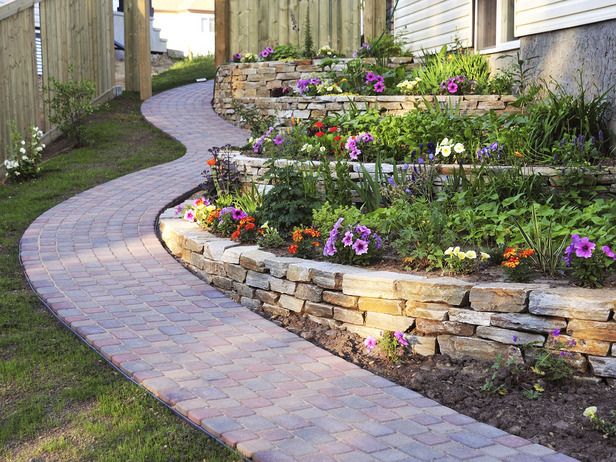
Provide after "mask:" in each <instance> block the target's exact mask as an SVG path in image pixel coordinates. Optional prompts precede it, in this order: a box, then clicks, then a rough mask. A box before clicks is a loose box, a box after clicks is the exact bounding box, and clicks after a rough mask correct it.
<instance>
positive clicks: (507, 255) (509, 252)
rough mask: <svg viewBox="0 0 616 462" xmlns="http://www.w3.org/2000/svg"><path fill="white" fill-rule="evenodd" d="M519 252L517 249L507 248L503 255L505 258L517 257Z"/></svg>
mask: <svg viewBox="0 0 616 462" xmlns="http://www.w3.org/2000/svg"><path fill="white" fill-rule="evenodd" d="M516 253H517V250H516V249H515V247H507V248H506V249H505V252H504V253H503V258H510V257H515V255H516Z"/></svg>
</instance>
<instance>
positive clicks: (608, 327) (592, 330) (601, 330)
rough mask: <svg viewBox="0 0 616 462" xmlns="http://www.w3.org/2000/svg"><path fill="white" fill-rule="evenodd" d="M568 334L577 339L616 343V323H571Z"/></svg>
mask: <svg viewBox="0 0 616 462" xmlns="http://www.w3.org/2000/svg"><path fill="white" fill-rule="evenodd" d="M567 333H568V334H569V335H571V336H572V337H575V338H580V339H588V340H604V341H606V342H616V321H608V322H597V321H580V320H577V319H574V320H572V321H569V325H568V326H567Z"/></svg>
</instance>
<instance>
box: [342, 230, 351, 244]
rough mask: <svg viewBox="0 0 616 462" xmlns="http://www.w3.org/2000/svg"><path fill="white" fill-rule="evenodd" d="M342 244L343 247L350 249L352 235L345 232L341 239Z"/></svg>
mask: <svg viewBox="0 0 616 462" xmlns="http://www.w3.org/2000/svg"><path fill="white" fill-rule="evenodd" d="M342 244H343V245H344V246H345V247H350V246H352V245H353V233H352V232H351V231H347V232H346V233H344V237H343V238H342Z"/></svg>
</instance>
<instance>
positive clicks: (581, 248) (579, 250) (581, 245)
mask: <svg viewBox="0 0 616 462" xmlns="http://www.w3.org/2000/svg"><path fill="white" fill-rule="evenodd" d="M595 247H596V246H595V243H594V242H592V241H591V240H590V239H588V238H587V237H583V238H581V239H580V240H578V241H577V242H576V244H575V256H576V257H579V258H590V257H592V251H593V250H595Z"/></svg>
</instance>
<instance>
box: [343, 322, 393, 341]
mask: <svg viewBox="0 0 616 462" xmlns="http://www.w3.org/2000/svg"><path fill="white" fill-rule="evenodd" d="M342 327H344V328H345V329H346V330H348V331H349V332H352V333H354V334H357V335H359V336H360V337H375V338H379V337H381V336H382V335H383V330H382V329H375V328H374V327H366V326H358V325H355V324H347V323H343V324H342Z"/></svg>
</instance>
